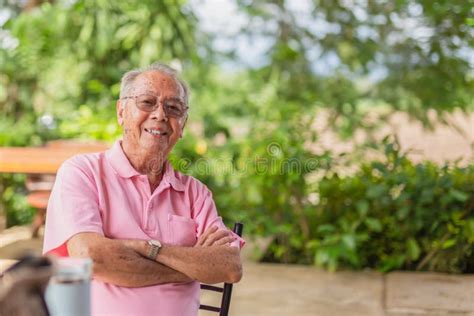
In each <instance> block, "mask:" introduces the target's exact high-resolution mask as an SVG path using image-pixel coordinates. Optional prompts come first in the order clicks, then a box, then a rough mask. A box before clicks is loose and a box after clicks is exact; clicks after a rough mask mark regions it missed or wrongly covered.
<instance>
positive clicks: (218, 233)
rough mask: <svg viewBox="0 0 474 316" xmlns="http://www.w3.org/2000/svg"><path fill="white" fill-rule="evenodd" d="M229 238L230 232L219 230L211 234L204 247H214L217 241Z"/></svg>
mask: <svg viewBox="0 0 474 316" xmlns="http://www.w3.org/2000/svg"><path fill="white" fill-rule="evenodd" d="M228 236H229V231H228V230H224V229H222V230H218V231H216V232H215V233H213V234H210V235H209V236H208V237H207V239H206V241H205V242H204V246H212V244H214V243H215V242H216V241H218V240H219V239H221V238H225V237H228Z"/></svg>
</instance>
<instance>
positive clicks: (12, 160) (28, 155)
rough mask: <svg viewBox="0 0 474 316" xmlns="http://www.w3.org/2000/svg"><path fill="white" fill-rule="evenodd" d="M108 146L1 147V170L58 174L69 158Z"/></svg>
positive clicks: (6, 171)
mask: <svg viewBox="0 0 474 316" xmlns="http://www.w3.org/2000/svg"><path fill="white" fill-rule="evenodd" d="M108 147H109V146H107V145H105V144H90V145H86V144H81V145H79V146H74V145H67V146H59V145H58V144H52V145H48V146H45V147H0V172H4V173H28V174H56V172H57V170H58V168H59V166H61V164H62V163H63V162H64V161H65V160H67V159H68V158H71V157H72V156H74V155H76V154H81V153H92V152H100V151H104V150H106V149H107V148H108Z"/></svg>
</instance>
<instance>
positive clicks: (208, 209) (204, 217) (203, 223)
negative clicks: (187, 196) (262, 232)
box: [193, 182, 245, 248]
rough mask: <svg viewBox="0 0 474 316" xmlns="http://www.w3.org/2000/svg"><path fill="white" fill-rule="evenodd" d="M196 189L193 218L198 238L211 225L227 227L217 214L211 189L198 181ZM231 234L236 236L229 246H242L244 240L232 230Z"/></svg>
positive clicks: (221, 227) (220, 227)
mask: <svg viewBox="0 0 474 316" xmlns="http://www.w3.org/2000/svg"><path fill="white" fill-rule="evenodd" d="M197 191H198V192H197V195H196V196H197V197H196V200H195V202H194V204H193V214H195V216H194V220H195V221H196V222H197V237H198V238H199V236H201V235H202V234H203V233H204V232H205V231H206V230H207V229H208V228H210V227H212V226H217V227H218V228H219V229H228V228H227V227H226V226H225V225H224V222H223V221H222V217H220V216H219V215H218V214H217V208H216V204H215V203H214V200H213V198H212V193H211V191H209V189H208V188H207V187H206V186H205V185H203V184H202V183H200V182H198V185H197ZM231 232H232V231H231ZM232 235H233V236H234V237H236V240H235V241H234V242H232V244H231V246H233V247H239V248H242V247H243V246H244V245H245V240H244V239H242V238H241V237H240V236H239V235H237V234H235V233H234V232H232Z"/></svg>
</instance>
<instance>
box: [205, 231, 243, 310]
mask: <svg viewBox="0 0 474 316" xmlns="http://www.w3.org/2000/svg"><path fill="white" fill-rule="evenodd" d="M243 229H244V225H243V224H241V223H235V224H234V230H233V232H234V233H236V234H237V235H239V236H240V237H242V231H243ZM201 289H202V290H209V291H214V292H219V293H222V300H221V306H220V307H216V306H209V305H203V304H201V305H200V306H199V309H202V310H206V311H211V312H216V313H219V316H227V315H228V314H229V307H230V298H231V296H232V284H230V283H224V287H223V288H222V287H219V286H214V285H208V284H201Z"/></svg>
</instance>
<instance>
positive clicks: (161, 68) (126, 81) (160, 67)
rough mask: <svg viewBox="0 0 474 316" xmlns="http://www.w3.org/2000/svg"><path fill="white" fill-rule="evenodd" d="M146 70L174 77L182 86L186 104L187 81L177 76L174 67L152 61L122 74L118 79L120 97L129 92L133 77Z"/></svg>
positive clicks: (123, 104) (188, 92) (187, 96)
mask: <svg viewBox="0 0 474 316" xmlns="http://www.w3.org/2000/svg"><path fill="white" fill-rule="evenodd" d="M148 71H156V72H159V73H162V74H166V75H169V76H171V77H172V78H174V79H176V80H177V81H178V82H179V84H180V85H181V87H183V91H184V103H185V104H186V105H188V100H189V94H190V91H189V87H188V85H187V83H186V82H185V81H184V80H182V79H181V78H179V77H178V72H177V71H176V70H175V69H173V68H171V67H170V66H168V65H165V64H162V63H159V62H156V63H153V64H151V65H149V66H147V67H145V68H138V69H133V70H130V71H127V72H126V73H125V74H124V75H123V76H122V79H121V80H120V99H122V98H124V97H127V96H128V94H129V93H130V90H131V88H132V86H133V82H134V81H135V79H136V78H137V77H138V76H139V75H141V74H142V73H145V72H148ZM123 106H125V102H123V103H122V107H123Z"/></svg>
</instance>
